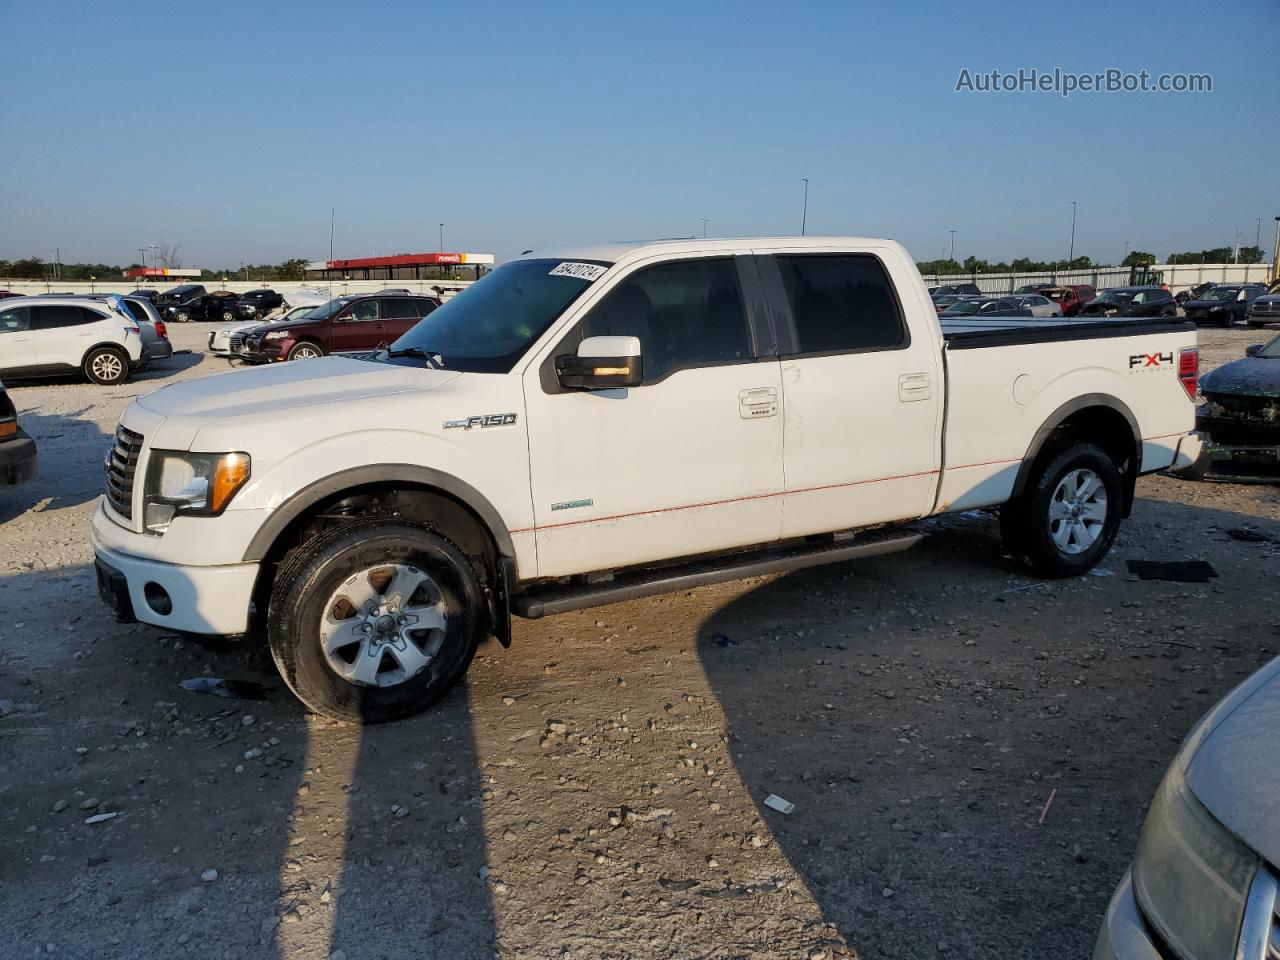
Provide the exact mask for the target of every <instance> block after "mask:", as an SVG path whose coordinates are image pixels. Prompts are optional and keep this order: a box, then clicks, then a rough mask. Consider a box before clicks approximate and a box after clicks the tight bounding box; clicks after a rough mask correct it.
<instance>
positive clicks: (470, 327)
mask: <svg viewBox="0 0 1280 960" xmlns="http://www.w3.org/2000/svg"><path fill="white" fill-rule="evenodd" d="M609 266H610V264H607V263H602V262H600V261H591V262H586V261H580V260H515V261H512V262H511V263H506V264H503V265H502V266H501V267H499V268H498V269H496V270H494V271H493V272H492V273H490V274H488V275H487V276H485V277H484V278H483V279H481V280H478V281H476V282H475V283H474V284H472V285H471V286H470V287H468V288H467V289H466V290H464V291H462V292H461V293H459V294H457V295H456V296H454V297H453V298H452V299H451V300H447V301H445V303H444V305H443V306H441V307H437V308H436V309H435V310H434V311H433V312H432V313H431V314H430V315H429V316H426V317H424V318H423V319H422V320H420V321H418V323H417V325H416V326H414V327H413V328H412V329H411V330H410V331H409V332H408V333H406V334H405V335H404V336H402V337H401V338H400V339H399V340H397V341H396V342H395V343H394V344H392V346H391V349H392V352H393V353H394V352H395V351H399V350H420V351H424V352H426V353H429V354H432V355H433V356H434V358H435V359H436V360H437V361H439V363H440V364H441V365H442V366H443V367H444V368H445V369H447V370H462V371H468V372H473V373H507V372H509V371H510V370H511V368H512V366H513V365H514V364H515V362H516V361H517V360H519V359H520V357H521V356H522V355H523V354H524V352H525V351H526V350H527V349H529V345H530V344H532V343H533V341H534V340H536V339H537V338H538V337H540V336H542V334H543V332H544V331H545V330H546V329H547V327H549V326H551V324H552V323H553V322H554V321H555V319H556V318H557V317H559V316H560V314H562V313H563V312H564V311H565V309H566V308H567V307H568V306H569V304H571V303H573V301H574V300H576V299H577V298H578V296H579V294H581V293H582V291H584V290H586V289H587V288H588V287H589V286H591V284H592V283H593V282H594V281H595V280H597V279H599V277H600V276H602V275H603V274H604V273H605V271H606V270H608V268H609Z"/></svg>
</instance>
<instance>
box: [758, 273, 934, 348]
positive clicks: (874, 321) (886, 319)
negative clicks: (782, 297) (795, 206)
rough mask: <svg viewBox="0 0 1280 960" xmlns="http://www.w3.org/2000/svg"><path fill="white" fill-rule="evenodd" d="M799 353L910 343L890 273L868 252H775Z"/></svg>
mask: <svg viewBox="0 0 1280 960" xmlns="http://www.w3.org/2000/svg"><path fill="white" fill-rule="evenodd" d="M777 261H778V269H779V270H780V271H781V272H782V283H783V286H784V287H785V288H786V291H787V299H788V300H789V301H790V303H791V313H792V315H793V316H794V317H795V321H796V335H797V337H798V338H799V343H798V345H797V352H798V353H835V352H853V351H859V350H892V349H895V348H898V347H905V346H907V344H908V343H909V340H908V338H907V329H906V325H905V324H904V323H903V320H902V310H901V309H900V308H899V306H898V298H897V296H896V295H895V294H894V291H893V285H892V283H891V282H890V281H889V275H888V274H887V273H886V272H885V269H884V264H882V263H881V262H880V259H879V258H878V257H874V256H871V255H870V254H836V255H831V256H828V255H817V256H780V257H778V258H777Z"/></svg>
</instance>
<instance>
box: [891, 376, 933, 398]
mask: <svg viewBox="0 0 1280 960" xmlns="http://www.w3.org/2000/svg"><path fill="white" fill-rule="evenodd" d="M931 396H933V378H932V377H930V376H929V374H927V373H904V374H903V375H902V376H900V377H899V378H898V399H899V400H900V401H901V402H903V403H915V402H916V401H917V400H928V399H929V398H930V397H931Z"/></svg>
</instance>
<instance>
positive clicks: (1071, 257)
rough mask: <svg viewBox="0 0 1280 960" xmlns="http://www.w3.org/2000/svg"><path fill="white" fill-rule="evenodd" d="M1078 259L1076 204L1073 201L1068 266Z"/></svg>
mask: <svg viewBox="0 0 1280 960" xmlns="http://www.w3.org/2000/svg"><path fill="white" fill-rule="evenodd" d="M1075 258H1076V202H1075V201H1074V200H1072V201H1071V246H1070V247H1069V248H1067V266H1068V267H1070V266H1071V261H1072V260H1074V259H1075Z"/></svg>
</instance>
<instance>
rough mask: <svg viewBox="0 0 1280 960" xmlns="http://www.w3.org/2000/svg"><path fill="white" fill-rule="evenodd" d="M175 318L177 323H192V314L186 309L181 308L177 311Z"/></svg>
mask: <svg viewBox="0 0 1280 960" xmlns="http://www.w3.org/2000/svg"><path fill="white" fill-rule="evenodd" d="M173 319H174V322H175V323H190V322H191V314H190V313H188V312H187V311H186V310H179V311H178V312H177V313H175V314H174V315H173Z"/></svg>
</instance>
